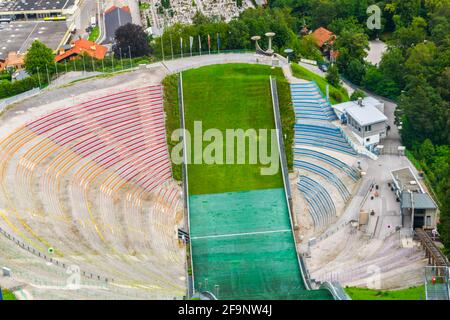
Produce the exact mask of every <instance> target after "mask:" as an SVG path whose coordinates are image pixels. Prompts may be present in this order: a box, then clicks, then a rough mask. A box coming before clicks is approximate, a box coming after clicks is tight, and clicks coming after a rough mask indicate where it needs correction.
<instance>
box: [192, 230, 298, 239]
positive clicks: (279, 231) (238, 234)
mask: <svg viewBox="0 0 450 320" xmlns="http://www.w3.org/2000/svg"><path fill="white" fill-rule="evenodd" d="M281 232H291V230H290V229H283V230H273V231H258V232H246V233H231V234H218V235H214V236H203V237H192V238H191V239H192V240H197V239H208V238H224V237H238V236H249V235H255V234H268V233H281Z"/></svg>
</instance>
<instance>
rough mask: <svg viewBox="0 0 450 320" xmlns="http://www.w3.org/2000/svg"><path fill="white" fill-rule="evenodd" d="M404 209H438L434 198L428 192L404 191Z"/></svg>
mask: <svg viewBox="0 0 450 320" xmlns="http://www.w3.org/2000/svg"><path fill="white" fill-rule="evenodd" d="M401 203H402V209H412V208H414V209H437V206H436V204H435V203H434V201H433V199H431V197H430V196H429V195H428V194H427V193H415V192H412V193H410V192H407V191H403V192H402V201H401Z"/></svg>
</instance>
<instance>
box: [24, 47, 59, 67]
mask: <svg viewBox="0 0 450 320" xmlns="http://www.w3.org/2000/svg"><path fill="white" fill-rule="evenodd" d="M46 67H47V69H48V71H49V73H50V74H53V72H54V70H55V62H54V55H53V52H52V49H50V48H48V47H47V46H46V45H45V44H43V43H42V42H40V41H38V40H35V41H33V43H32V44H31V47H30V49H29V50H28V52H27V54H26V56H25V70H26V71H27V72H28V73H30V74H36V73H38V72H39V73H41V72H44V73H45V72H46ZM38 70H39V71H38Z"/></svg>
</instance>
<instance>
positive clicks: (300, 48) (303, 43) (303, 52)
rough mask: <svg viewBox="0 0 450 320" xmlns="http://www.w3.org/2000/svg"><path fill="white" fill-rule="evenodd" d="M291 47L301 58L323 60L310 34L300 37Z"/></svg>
mask: <svg viewBox="0 0 450 320" xmlns="http://www.w3.org/2000/svg"><path fill="white" fill-rule="evenodd" d="M293 49H294V52H295V53H297V54H299V55H300V56H301V57H303V58H306V59H311V60H316V61H322V60H323V58H322V54H321V52H320V50H319V49H318V48H317V45H316V42H315V40H314V39H313V38H312V36H311V35H307V36H303V37H301V39H300V41H299V42H298V43H297V44H296V45H294V46H293Z"/></svg>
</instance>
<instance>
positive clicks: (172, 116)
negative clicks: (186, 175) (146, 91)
mask: <svg viewBox="0 0 450 320" xmlns="http://www.w3.org/2000/svg"><path fill="white" fill-rule="evenodd" d="M163 86H164V112H165V113H166V131H167V144H168V146H169V152H170V153H172V149H173V147H174V146H175V145H176V144H177V143H178V142H176V141H172V139H171V137H172V133H173V132H174V131H175V130H176V129H178V128H180V127H181V123H180V108H179V105H178V75H177V74H174V75H170V76H167V77H166V78H165V79H164V80H163ZM172 176H173V178H174V179H175V180H178V181H181V180H182V179H183V176H182V168H181V165H180V164H174V163H172Z"/></svg>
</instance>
